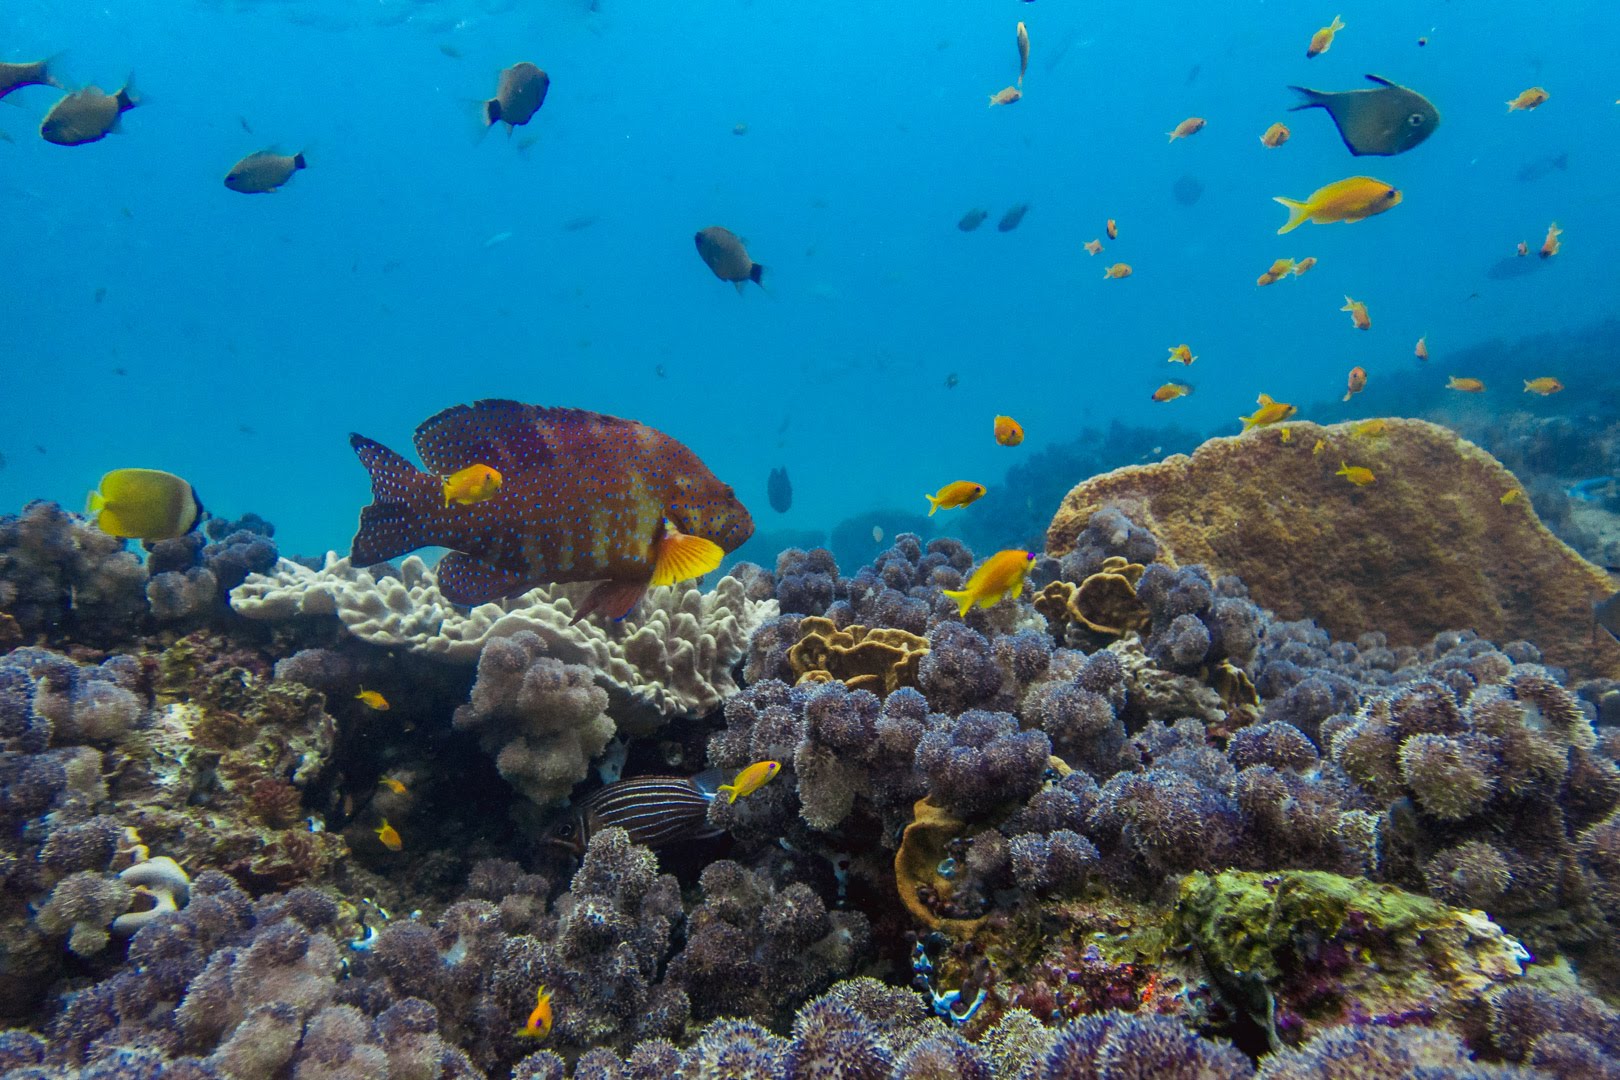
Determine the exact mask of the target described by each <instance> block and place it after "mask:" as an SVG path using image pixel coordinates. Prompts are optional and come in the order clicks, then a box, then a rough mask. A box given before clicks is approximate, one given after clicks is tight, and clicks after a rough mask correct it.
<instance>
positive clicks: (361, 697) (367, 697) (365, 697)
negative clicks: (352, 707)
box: [354, 686, 388, 712]
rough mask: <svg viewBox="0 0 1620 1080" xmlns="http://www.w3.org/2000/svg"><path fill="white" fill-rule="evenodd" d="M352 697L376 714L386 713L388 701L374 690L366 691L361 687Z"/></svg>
mask: <svg viewBox="0 0 1620 1080" xmlns="http://www.w3.org/2000/svg"><path fill="white" fill-rule="evenodd" d="M354 696H355V700H357V701H359V702H360V703H361V704H362V705H364V706H365V707H366V708H368V709H376V710H377V711H378V712H387V711H388V699H387V698H385V697H383V696H382V695H381V694H379V693H378V692H377V691H375V690H367V689H366V688H365V687H363V686H362V687H361V688H360V692H359V693H358V694H356V695H354Z"/></svg>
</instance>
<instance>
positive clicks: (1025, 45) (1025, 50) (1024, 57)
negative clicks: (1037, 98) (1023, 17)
mask: <svg viewBox="0 0 1620 1080" xmlns="http://www.w3.org/2000/svg"><path fill="white" fill-rule="evenodd" d="M1027 71H1029V31H1028V30H1026V29H1025V28H1024V24H1023V23H1019V24H1018V85H1019V86H1023V85H1024V74H1025V73H1026V72H1027Z"/></svg>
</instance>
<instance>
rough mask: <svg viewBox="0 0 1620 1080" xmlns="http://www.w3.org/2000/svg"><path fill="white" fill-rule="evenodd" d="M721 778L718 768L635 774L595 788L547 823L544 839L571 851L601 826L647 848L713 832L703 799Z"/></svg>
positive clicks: (707, 799) (582, 848)
mask: <svg viewBox="0 0 1620 1080" xmlns="http://www.w3.org/2000/svg"><path fill="white" fill-rule="evenodd" d="M723 778H724V776H723V774H722V773H721V772H720V770H719V769H708V770H706V771H704V772H700V773H698V774H697V775H696V776H635V777H630V778H629V779H625V780H616V781H614V782H613V783H611V784H608V785H607V786H606V787H602V788H598V789H597V790H596V791H593V792H591V794H589V795H587V796H586V797H585V798H583V799H581V800H580V801H579V802H578V803H576V804H575V805H574V806H572V807H571V808H570V809H569V811H568V813H567V815H566V816H564V817H563V818H562V819H561V820H559V821H557V822H556V823H555V824H553V825H552V826H551V828H550V830H549V831H548V832H547V834H546V840H545V842H546V843H548V844H556V845H558V846H560V847H565V848H567V849H568V850H570V851H572V852H573V853H574V854H576V855H582V854H584V852H585V845H586V844H588V843H590V840H591V837H592V836H593V835H595V834H596V833H597V832H599V831H601V830H602V829H607V828H611V827H613V826H615V825H616V826H618V827H619V828H621V829H623V830H625V831H626V832H628V833H629V834H630V839H631V840H632V841H634V842H635V843H637V844H643V845H645V846H647V847H653V848H655V847H662V846H664V845H666V844H676V843H680V842H681V841H683V840H700V839H705V838H707V837H711V836H719V835H720V834H721V833H722V832H723V831H724V830H723V829H718V828H716V827H714V826H713V825H710V824H709V820H708V817H709V804H710V803H711V802H713V801H714V796H715V791H716V789H717V788H718V787H719V786H720V782H721V780H722V779H723Z"/></svg>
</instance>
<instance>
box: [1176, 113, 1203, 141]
mask: <svg viewBox="0 0 1620 1080" xmlns="http://www.w3.org/2000/svg"><path fill="white" fill-rule="evenodd" d="M1206 122H1207V121H1205V120H1204V118H1203V117H1202V116H1189V117H1187V119H1185V120H1183V121H1182V122H1181V123H1179V124H1177V125H1176V126H1175V128H1174V129H1172V130H1171V131H1170V132H1168V134H1169V136H1170V141H1171V142H1175V141H1176V140H1177V139H1185V138H1188V137H1190V136H1193V135H1196V134H1198V133H1199V132H1200V131H1203V130H1204V124H1205V123H1206Z"/></svg>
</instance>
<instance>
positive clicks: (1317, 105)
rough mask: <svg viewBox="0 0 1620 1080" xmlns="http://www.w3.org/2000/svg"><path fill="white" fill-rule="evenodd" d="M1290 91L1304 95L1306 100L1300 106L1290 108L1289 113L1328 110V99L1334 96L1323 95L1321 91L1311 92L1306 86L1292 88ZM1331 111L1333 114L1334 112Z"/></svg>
mask: <svg viewBox="0 0 1620 1080" xmlns="http://www.w3.org/2000/svg"><path fill="white" fill-rule="evenodd" d="M1288 89H1290V90H1292V91H1294V93H1296V94H1300V95H1302V96H1303V97H1304V98H1305V100H1304V101H1302V102H1300V103H1299V104H1298V105H1290V106H1289V107H1288V111H1289V112H1299V110H1301V109H1326V108H1328V99H1329V98H1330V97H1331V96H1332V95H1331V94H1326V93H1323V92H1322V91H1321V90H1311V89H1309V88H1308V87H1304V86H1290V87H1289V88H1288ZM1329 111H1330V112H1331V111H1332V110H1329Z"/></svg>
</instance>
